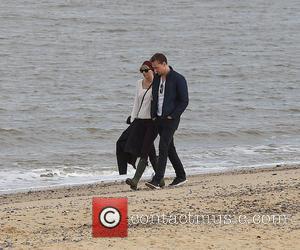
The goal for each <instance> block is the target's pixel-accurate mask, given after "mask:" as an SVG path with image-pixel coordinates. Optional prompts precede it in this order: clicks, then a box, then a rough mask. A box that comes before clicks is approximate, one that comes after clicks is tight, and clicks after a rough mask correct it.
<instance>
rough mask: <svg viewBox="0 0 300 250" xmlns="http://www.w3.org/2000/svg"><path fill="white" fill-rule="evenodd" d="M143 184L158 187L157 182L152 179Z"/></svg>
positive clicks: (153, 187)
mask: <svg viewBox="0 0 300 250" xmlns="http://www.w3.org/2000/svg"><path fill="white" fill-rule="evenodd" d="M145 185H146V186H147V187H149V188H151V189H160V186H159V184H157V183H156V182H154V181H153V180H152V181H150V182H146V183H145Z"/></svg>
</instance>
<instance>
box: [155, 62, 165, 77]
mask: <svg viewBox="0 0 300 250" xmlns="http://www.w3.org/2000/svg"><path fill="white" fill-rule="evenodd" d="M152 67H153V69H154V71H155V73H157V74H159V75H163V74H164V73H165V71H166V63H165V62H163V63H159V62H158V61H154V62H152Z"/></svg>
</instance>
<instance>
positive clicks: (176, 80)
mask: <svg viewBox="0 0 300 250" xmlns="http://www.w3.org/2000/svg"><path fill="white" fill-rule="evenodd" d="M159 84H160V76H159V75H155V76H154V79H153V85H152V96H153V101H152V104H151V117H152V118H155V117H157V108H158V91H159ZM164 92H165V93H164V102H163V107H162V116H161V117H162V118H167V116H171V117H172V118H173V119H175V120H177V119H178V120H179V118H180V116H181V114H182V113H183V111H184V110H185V109H186V107H187V106H188V103H189V95H188V88H187V83H186V80H185V78H184V76H182V75H181V74H179V73H178V72H176V71H175V70H173V68H172V67H170V72H169V73H168V74H167V77H166V83H165V90H164Z"/></svg>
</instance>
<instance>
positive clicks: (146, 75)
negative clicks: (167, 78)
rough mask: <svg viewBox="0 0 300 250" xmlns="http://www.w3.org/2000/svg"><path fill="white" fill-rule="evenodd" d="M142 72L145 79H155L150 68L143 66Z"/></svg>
mask: <svg viewBox="0 0 300 250" xmlns="http://www.w3.org/2000/svg"><path fill="white" fill-rule="evenodd" d="M140 72H141V73H142V74H143V76H144V78H146V79H152V78H153V71H152V70H151V69H149V68H148V67H144V66H142V67H141V69H140Z"/></svg>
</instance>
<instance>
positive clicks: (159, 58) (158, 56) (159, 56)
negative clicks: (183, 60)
mask: <svg viewBox="0 0 300 250" xmlns="http://www.w3.org/2000/svg"><path fill="white" fill-rule="evenodd" d="M150 61H151V62H154V61H158V62H159V63H160V64H162V63H163V62H165V63H166V64H168V60H167V58H166V56H165V55H164V54H162V53H156V54H154V55H153V56H152V57H151V59H150Z"/></svg>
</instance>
